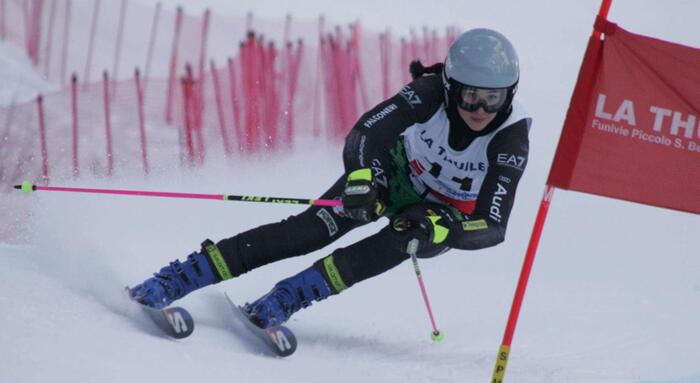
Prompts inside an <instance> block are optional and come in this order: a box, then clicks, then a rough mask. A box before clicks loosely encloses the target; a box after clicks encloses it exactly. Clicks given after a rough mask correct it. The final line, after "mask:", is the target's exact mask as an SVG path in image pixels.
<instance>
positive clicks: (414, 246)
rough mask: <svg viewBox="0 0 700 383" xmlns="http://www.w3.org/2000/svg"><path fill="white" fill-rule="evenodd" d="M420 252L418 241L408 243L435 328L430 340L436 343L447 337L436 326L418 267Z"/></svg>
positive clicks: (409, 252) (426, 306)
mask: <svg viewBox="0 0 700 383" xmlns="http://www.w3.org/2000/svg"><path fill="white" fill-rule="evenodd" d="M417 251H418V239H415V238H414V239H412V240H411V241H410V242H408V254H409V255H410V256H411V261H412V262H413V270H414V271H415V272H416V278H418V285H419V286H420V292H421V294H423V301H424V302H425V308H426V309H427V310H428V316H429V317H430V324H431V325H432V326H433V331H432V332H431V333H430V339H432V340H433V341H435V342H439V341H441V340H443V339H444V337H445V335H444V334H443V333H442V332H440V330H438V328H437V325H436V324H435V317H434V316H433V310H432V309H431V308H430V300H429V299H428V292H427V291H426V289H425V283H423V277H422V275H421V272H420V267H418V257H417V256H416V252H417Z"/></svg>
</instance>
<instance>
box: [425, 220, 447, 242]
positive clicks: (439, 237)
mask: <svg viewBox="0 0 700 383" xmlns="http://www.w3.org/2000/svg"><path fill="white" fill-rule="evenodd" d="M428 219H429V220H430V223H432V224H433V233H435V235H434V236H433V243H434V244H440V243H443V242H445V239H447V234H449V233H450V229H448V228H446V227H445V226H440V225H438V223H437V222H438V221H439V220H441V219H442V217H440V216H438V215H430V216H428Z"/></svg>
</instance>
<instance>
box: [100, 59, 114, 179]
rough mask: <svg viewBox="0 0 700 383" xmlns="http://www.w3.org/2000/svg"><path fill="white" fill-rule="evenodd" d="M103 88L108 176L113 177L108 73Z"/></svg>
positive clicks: (104, 76) (105, 75)
mask: <svg viewBox="0 0 700 383" xmlns="http://www.w3.org/2000/svg"><path fill="white" fill-rule="evenodd" d="M102 88H103V92H102V95H103V98H104V112H105V137H106V141H107V175H109V176H111V175H112V173H113V172H114V152H113V150H112V117H111V111H110V105H109V104H110V103H109V74H107V71H104V72H102Z"/></svg>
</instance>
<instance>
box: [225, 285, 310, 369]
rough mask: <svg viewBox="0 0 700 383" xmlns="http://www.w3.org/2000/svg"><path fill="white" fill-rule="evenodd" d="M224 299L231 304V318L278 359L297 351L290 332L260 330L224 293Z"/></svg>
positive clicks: (272, 329)
mask: <svg viewBox="0 0 700 383" xmlns="http://www.w3.org/2000/svg"><path fill="white" fill-rule="evenodd" d="M224 295H225V296H226V299H227V300H228V302H229V303H230V304H231V311H233V317H234V318H236V319H237V320H238V321H239V322H241V323H243V325H244V326H245V328H246V329H248V331H250V332H251V333H253V335H255V336H256V337H257V338H258V339H260V340H262V341H263V343H264V344H265V345H266V346H267V347H268V348H269V349H270V351H272V352H273V353H274V354H275V355H277V356H279V357H286V356H290V355H292V354H293V353H294V351H296V349H297V338H296V337H295V336H294V333H292V331H291V330H290V329H289V328H287V327H285V326H274V327H270V328H268V329H261V328H259V327H258V326H256V325H255V324H253V322H251V321H250V320H249V319H248V314H246V313H245V311H244V310H243V307H241V306H238V305H237V304H235V303H234V302H233V300H231V297H229V296H228V294H226V293H224Z"/></svg>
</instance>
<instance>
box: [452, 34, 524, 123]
mask: <svg viewBox="0 0 700 383" xmlns="http://www.w3.org/2000/svg"><path fill="white" fill-rule="evenodd" d="M442 78H443V83H444V85H445V93H446V94H445V95H446V101H447V103H448V104H449V103H450V102H451V101H452V102H455V103H456V105H457V106H459V107H460V108H462V109H465V110H467V111H470V112H473V111H476V110H478V109H479V108H480V107H483V108H484V110H485V111H486V112H489V113H495V112H499V111H502V110H507V109H508V108H509V107H510V104H511V102H512V101H513V96H514V95H515V91H516V89H517V87H518V80H519V79H520V66H519V63H518V55H517V53H516V52H515V48H513V45H512V44H511V43H510V41H508V39H507V38H506V37H505V36H503V35H502V34H500V33H498V32H496V31H494V30H491V29H486V28H478V29H472V30H469V31H466V32H464V33H462V34H461V35H460V36H459V37H458V38H457V39H456V40H455V41H454V42H453V43H452V45H451V46H450V49H449V50H448V52H447V58H446V59H445V70H444V71H443V77H442Z"/></svg>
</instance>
